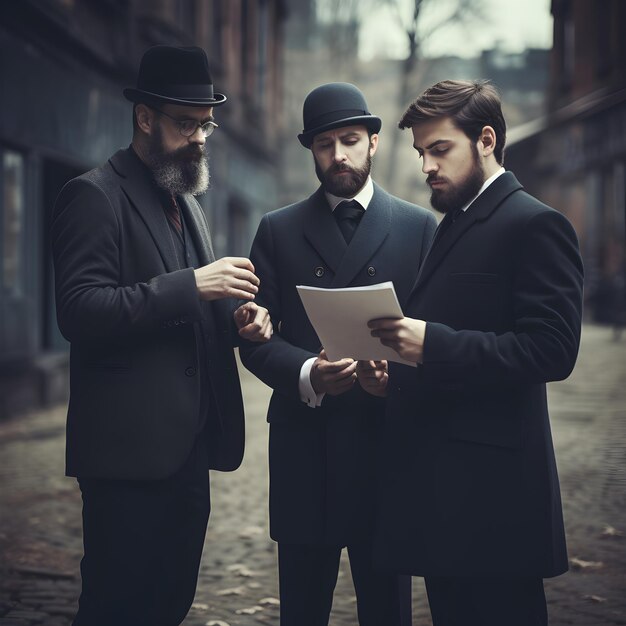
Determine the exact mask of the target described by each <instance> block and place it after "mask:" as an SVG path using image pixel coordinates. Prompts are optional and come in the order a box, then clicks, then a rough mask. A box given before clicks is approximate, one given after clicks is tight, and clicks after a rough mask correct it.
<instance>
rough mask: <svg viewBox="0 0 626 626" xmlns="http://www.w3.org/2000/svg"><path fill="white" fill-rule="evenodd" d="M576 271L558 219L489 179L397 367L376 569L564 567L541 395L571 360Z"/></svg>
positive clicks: (416, 294)
mask: <svg viewBox="0 0 626 626" xmlns="http://www.w3.org/2000/svg"><path fill="white" fill-rule="evenodd" d="M582 283H583V268H582V262H581V259H580V255H579V251H578V243H577V239H576V235H575V233H574V230H573V228H572V226H571V225H570V223H569V222H568V221H567V219H566V218H565V217H564V216H563V215H562V214H561V213H559V212H557V211H555V210H553V209H551V208H549V207H547V206H545V205H544V204H542V203H541V202H539V201H538V200H536V199H535V198H533V197H532V196H530V195H528V194H527V193H525V192H524V191H523V189H522V186H521V185H520V184H519V182H518V181H517V180H516V178H515V176H514V175H513V174H512V173H510V172H506V173H505V174H503V175H502V176H500V177H499V178H497V179H496V180H495V181H494V182H493V183H492V184H491V185H490V186H489V187H488V188H487V189H486V190H485V191H484V193H482V194H481V195H480V196H479V197H478V199H477V200H476V201H475V202H474V203H473V204H472V205H471V206H470V208H469V209H468V211H467V213H466V214H463V215H461V217H460V218H459V219H458V221H457V222H456V223H455V224H454V225H453V226H452V227H451V229H450V230H449V231H448V232H447V233H446V234H444V235H443V236H442V238H441V239H440V240H439V241H437V242H436V243H435V245H433V248H432V249H431V251H430V252H429V253H428V256H427V258H426V260H425V262H424V264H423V266H422V269H421V272H420V274H419V277H418V279H417V283H416V286H415V288H414V289H413V291H412V293H411V296H410V298H409V302H408V305H407V309H406V314H407V315H408V316H409V317H412V318H416V319H423V320H426V321H427V327H426V336H425V343H424V359H423V365H421V366H419V367H418V369H417V370H414V369H411V368H408V367H406V366H401V365H396V364H392V366H391V370H390V380H389V396H388V402H387V415H386V432H385V440H384V456H383V468H384V470H383V477H382V481H381V491H380V493H381V499H382V502H381V507H380V511H381V514H380V519H379V521H380V533H379V546H378V557H379V560H380V561H381V563H382V564H383V565H384V566H386V567H389V568H392V569H394V570H396V571H399V572H403V573H410V574H415V575H430V576H450V575H456V576H460V575H494V574H511V575H526V576H544V577H545V576H554V575H557V574H560V573H562V572H564V571H565V570H566V569H567V554H566V546H565V537H564V530H563V518H562V512H561V501H560V495H559V482H558V477H557V470H556V463H555V457H554V451H553V447H552V439H551V434H550V425H549V420H548V408H547V402H546V382H548V381H553V380H561V379H563V378H566V377H567V376H568V375H569V374H570V372H571V370H572V368H573V367H574V363H575V361H576V356H577V352H578V345H579V338H580V325H581V309H582Z"/></svg>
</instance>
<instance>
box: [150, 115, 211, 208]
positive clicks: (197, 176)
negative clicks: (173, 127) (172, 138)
mask: <svg viewBox="0 0 626 626" xmlns="http://www.w3.org/2000/svg"><path fill="white" fill-rule="evenodd" d="M144 159H145V161H146V164H147V165H148V167H149V168H150V170H151V171H152V175H153V176H154V181H155V182H156V184H157V186H158V187H160V188H161V189H163V190H165V191H167V192H168V193H171V194H173V195H182V194H187V193H190V194H192V195H194V196H197V195H200V194H201V193H204V192H205V191H206V190H207V189H208V188H209V182H210V176H209V162H208V157H207V155H206V153H205V151H204V147H203V146H199V145H198V144H189V145H187V146H183V147H182V148H178V150H174V151H172V152H166V150H165V148H164V147H163V134H162V132H161V128H160V127H159V126H158V125H157V126H155V132H154V134H153V135H152V136H150V137H148V145H147V150H146V152H145V154H144Z"/></svg>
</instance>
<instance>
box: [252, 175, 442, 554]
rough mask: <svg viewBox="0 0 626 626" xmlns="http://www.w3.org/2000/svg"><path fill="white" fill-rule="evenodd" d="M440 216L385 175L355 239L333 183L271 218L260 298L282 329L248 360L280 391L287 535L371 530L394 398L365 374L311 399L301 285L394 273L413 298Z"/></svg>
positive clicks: (279, 466)
mask: <svg viewBox="0 0 626 626" xmlns="http://www.w3.org/2000/svg"><path fill="white" fill-rule="evenodd" d="M435 225H436V222H435V219H434V217H433V216H432V214H431V213H430V212H428V211H426V210H425V209H421V208H419V207H416V206H414V205H412V204H409V203H408V202H405V201H403V200H400V199H398V198H395V197H393V196H391V195H389V194H388V193H386V192H385V191H384V190H383V189H381V188H380V187H379V186H377V185H374V195H373V197H372V200H371V202H370V205H369V207H368V208H367V210H366V211H365V214H364V216H363V218H362V220H361V222H360V224H359V227H358V229H357V231H356V233H355V235H354V238H353V239H352V240H351V242H350V244H349V245H347V244H346V242H345V240H344V239H343V236H342V234H341V231H340V230H339V227H338V226H337V223H336V221H335V219H334V217H333V215H332V212H331V210H330V207H329V206H328V202H327V200H326V197H325V195H324V192H323V190H322V189H321V188H320V189H318V191H317V192H316V193H314V194H313V195H312V196H311V197H309V198H307V199H306V200H304V201H302V202H298V203H296V204H293V205H291V206H288V207H285V208H282V209H279V210H277V211H273V212H271V213H268V214H266V215H265V216H264V217H263V219H262V221H261V223H260V225H259V228H258V232H257V234H256V237H255V240H254V243H253V246H252V252H251V254H250V257H251V260H252V262H253V263H254V266H255V270H256V273H257V274H258V276H259V278H260V280H261V286H260V292H259V294H258V301H259V303H261V304H263V305H264V306H266V307H267V308H268V309H269V311H270V313H271V316H272V320H273V323H274V328H275V333H274V336H273V337H272V339H271V340H270V341H269V342H268V343H267V344H264V345H261V344H254V345H252V344H246V345H244V346H242V348H241V350H240V353H241V358H242V361H243V363H244V365H245V366H246V367H247V368H248V369H249V370H250V371H252V372H253V373H254V374H255V375H257V376H258V377H259V378H260V379H261V380H262V381H264V382H265V383H266V384H267V385H269V386H270V387H272V388H273V390H274V393H273V395H272V398H271V401H270V406H269V410H268V416H267V419H268V421H269V422H270V443H269V463H270V532H271V536H272V537H273V538H274V539H275V540H277V541H283V542H291V543H316V542H319V543H330V544H337V545H346V544H347V543H350V542H357V541H365V540H369V539H370V538H371V534H372V525H373V520H374V493H375V489H374V486H375V481H376V475H375V469H376V465H377V459H378V456H379V450H378V443H379V437H380V428H381V422H382V414H383V410H382V409H383V405H384V402H383V401H382V400H381V399H379V398H374V397H373V396H371V395H369V394H366V393H365V392H364V391H362V389H361V388H360V387H359V385H358V384H355V386H354V387H353V388H352V390H351V391H349V392H347V393H345V394H342V395H340V396H336V397H333V396H330V395H327V396H325V398H324V400H323V402H322V405H321V407H318V408H310V407H308V406H307V405H306V404H305V403H304V402H302V401H301V399H300V395H299V390H298V382H299V376H300V370H301V367H302V365H303V363H304V362H305V361H306V360H307V359H309V358H311V357H315V356H317V354H318V353H319V351H320V348H321V346H320V340H319V338H318V337H317V335H316V333H315V331H314V329H313V327H312V326H311V324H310V322H309V320H308V318H307V315H306V313H305V311H304V308H303V306H302V302H301V300H300V297H299V296H298V293H297V291H296V285H312V286H316V287H324V288H337V287H350V286H362V285H372V284H376V283H380V282H384V281H388V280H391V281H393V283H394V285H395V289H396V292H397V294H398V299H399V301H400V304H401V305H402V303H403V302H405V301H406V298H407V296H408V294H409V291H410V289H411V287H412V286H413V283H414V282H415V278H416V276H417V269H418V267H419V265H420V263H421V260H422V258H423V257H424V255H425V252H426V249H427V247H428V245H429V243H430V240H431V237H432V235H433V233H434V230H435ZM347 356H349V355H347Z"/></svg>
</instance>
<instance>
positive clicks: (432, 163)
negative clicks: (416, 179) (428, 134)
mask: <svg viewBox="0 0 626 626" xmlns="http://www.w3.org/2000/svg"><path fill="white" fill-rule="evenodd" d="M438 169H439V165H438V164H437V161H436V160H435V159H433V158H431V157H427V156H426V155H424V157H423V159H422V172H424V174H430V173H431V172H436V171H437V170H438Z"/></svg>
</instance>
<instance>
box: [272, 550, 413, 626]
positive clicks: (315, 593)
mask: <svg viewBox="0 0 626 626" xmlns="http://www.w3.org/2000/svg"><path fill="white" fill-rule="evenodd" d="M342 548H343V546H331V545H319V544H311V543H309V544H291V543H279V544H278V563H279V568H278V569H279V584H280V623H281V626H326V624H328V619H329V616H330V610H331V608H332V603H333V592H334V590H335V585H336V583H337V574H338V572H339V562H340V559H341V550H342ZM347 549H348V556H349V558H350V570H351V572H352V580H353V582H354V588H355V591H356V598H357V613H358V618H359V625H360V626H410V625H411V577H410V576H400V577H395V576H389V575H388V574H385V573H383V572H380V571H377V570H376V569H375V568H374V567H373V564H372V544H371V543H370V542H367V543H362V544H354V545H349V546H347Z"/></svg>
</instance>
